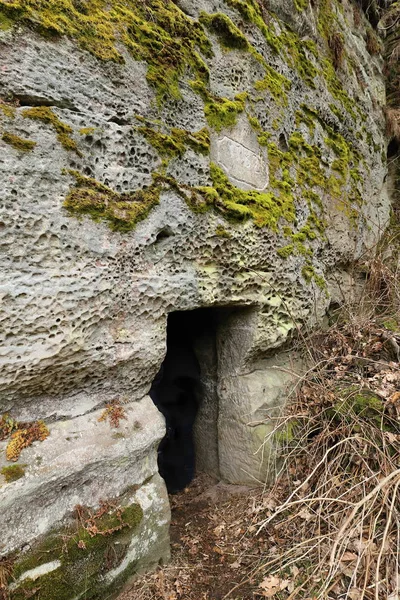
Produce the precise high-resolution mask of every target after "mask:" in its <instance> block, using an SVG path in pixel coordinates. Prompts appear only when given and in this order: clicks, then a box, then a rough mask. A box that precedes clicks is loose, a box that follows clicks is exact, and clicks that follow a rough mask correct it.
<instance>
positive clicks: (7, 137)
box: [1, 131, 36, 152]
mask: <svg viewBox="0 0 400 600" xmlns="http://www.w3.org/2000/svg"><path fill="white" fill-rule="evenodd" d="M1 139H2V140H3V142H5V143H6V144H8V145H9V146H12V147H13V148H15V149H16V150H19V151H20V152H29V151H30V150H33V149H34V147H35V146H36V142H33V141H32V140H25V139H24V138H21V137H19V136H18V135H15V134H14V133H10V132H9V131H5V132H4V133H3V135H2V136H1Z"/></svg>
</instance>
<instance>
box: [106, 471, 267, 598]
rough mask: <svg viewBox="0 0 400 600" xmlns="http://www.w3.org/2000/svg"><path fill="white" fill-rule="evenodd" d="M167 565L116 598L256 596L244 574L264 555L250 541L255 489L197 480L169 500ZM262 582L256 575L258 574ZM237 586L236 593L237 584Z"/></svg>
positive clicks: (203, 478)
mask: <svg viewBox="0 0 400 600" xmlns="http://www.w3.org/2000/svg"><path fill="white" fill-rule="evenodd" d="M170 499H171V509H172V519H171V532H170V533H171V554H172V556H171V562H170V563H169V564H168V565H166V566H164V567H161V568H159V569H158V570H157V571H156V572H155V573H147V574H145V575H143V576H141V577H140V578H139V579H137V580H136V581H135V582H134V583H133V585H132V586H131V587H130V588H129V589H128V590H126V591H125V592H124V593H123V594H122V595H120V597H119V599H118V600H180V599H182V600H183V599H184V600H223V599H224V598H229V599H230V600H248V599H250V598H251V599H252V600H253V599H254V598H257V597H261V596H262V594H259V593H258V592H257V587H258V581H257V579H258V577H257V574H256V575H255V577H254V579H251V582H249V581H247V582H246V580H247V579H249V575H250V573H251V572H253V571H254V569H255V568H256V567H257V564H259V561H260V558H261V556H262V555H263V553H264V552H265V547H264V540H263V538H262V537H257V542H256V541H255V539H254V532H255V529H256V527H255V525H252V523H253V522H255V520H256V518H257V512H258V511H257V507H258V506H259V505H260V501H261V491H260V489H252V488H248V487H244V486H235V485H227V484H224V483H222V482H217V481H215V480H213V479H212V478H210V477H209V476H206V475H200V476H198V477H197V478H196V479H195V480H194V481H193V482H192V483H191V485H190V486H189V487H188V488H187V489H186V490H185V491H183V492H181V493H179V494H176V495H174V496H171V497H170ZM260 579H261V574H260ZM239 584H242V585H240V587H238V588H237V589H235V588H236V586H238V585H239Z"/></svg>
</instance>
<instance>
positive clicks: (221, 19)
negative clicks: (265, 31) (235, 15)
mask: <svg viewBox="0 0 400 600" xmlns="http://www.w3.org/2000/svg"><path fill="white" fill-rule="evenodd" d="M199 20H200V23H202V24H203V25H204V26H205V27H207V29H209V30H210V31H211V32H212V33H214V34H215V35H216V36H218V38H219V40H220V43H221V46H223V47H224V48H227V49H228V50H234V49H236V50H248V48H249V42H248V41H247V39H246V37H245V36H244V35H243V33H242V32H241V31H240V29H239V28H238V27H236V25H235V24H234V23H233V22H232V21H231V19H230V18H229V17H228V16H227V15H224V14H223V13H214V14H211V15H209V14H207V13H204V12H202V13H200V18H199Z"/></svg>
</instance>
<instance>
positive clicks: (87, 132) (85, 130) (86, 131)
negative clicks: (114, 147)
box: [79, 127, 96, 135]
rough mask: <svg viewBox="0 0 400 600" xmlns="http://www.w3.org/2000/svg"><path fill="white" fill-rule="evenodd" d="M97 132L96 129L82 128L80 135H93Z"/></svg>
mask: <svg viewBox="0 0 400 600" xmlns="http://www.w3.org/2000/svg"><path fill="white" fill-rule="evenodd" d="M95 131H96V127H81V129H80V130H79V135H92V133H94V132H95Z"/></svg>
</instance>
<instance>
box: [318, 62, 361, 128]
mask: <svg viewBox="0 0 400 600" xmlns="http://www.w3.org/2000/svg"><path fill="white" fill-rule="evenodd" d="M322 74H323V76H324V79H325V82H326V84H327V87H328V90H329V91H330V93H331V94H332V96H333V97H334V98H335V99H336V100H338V101H339V102H340V103H341V104H342V106H343V108H344V109H345V110H346V111H347V112H348V113H349V115H351V117H353V119H357V114H356V110H355V109H356V102H355V100H353V99H352V98H350V96H349V95H348V93H347V92H346V91H345V90H344V88H343V86H342V84H341V83H340V80H339V78H338V76H337V74H336V71H335V69H334V67H333V64H332V62H331V61H330V60H329V59H324V60H323V61H322Z"/></svg>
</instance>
